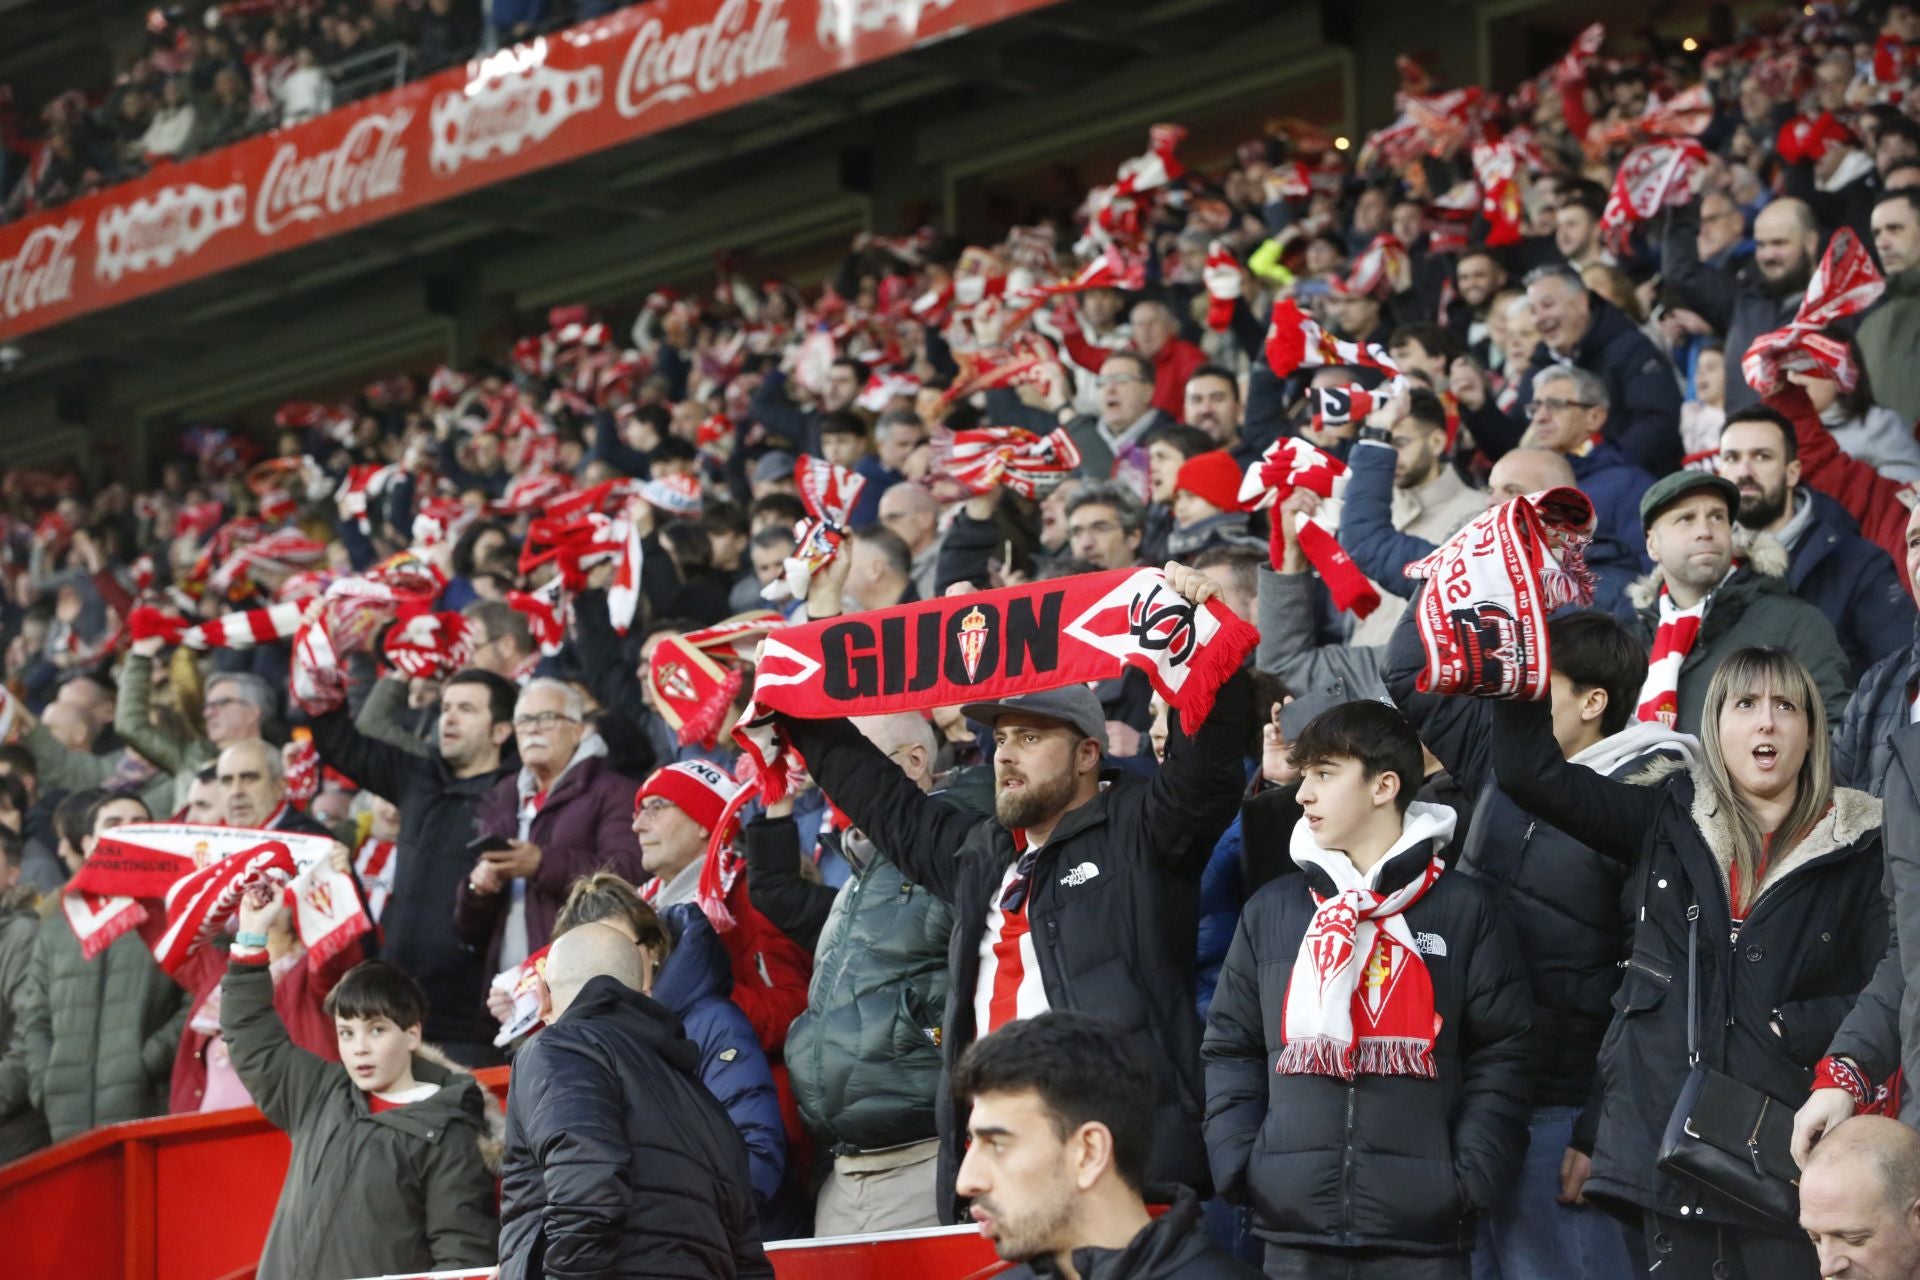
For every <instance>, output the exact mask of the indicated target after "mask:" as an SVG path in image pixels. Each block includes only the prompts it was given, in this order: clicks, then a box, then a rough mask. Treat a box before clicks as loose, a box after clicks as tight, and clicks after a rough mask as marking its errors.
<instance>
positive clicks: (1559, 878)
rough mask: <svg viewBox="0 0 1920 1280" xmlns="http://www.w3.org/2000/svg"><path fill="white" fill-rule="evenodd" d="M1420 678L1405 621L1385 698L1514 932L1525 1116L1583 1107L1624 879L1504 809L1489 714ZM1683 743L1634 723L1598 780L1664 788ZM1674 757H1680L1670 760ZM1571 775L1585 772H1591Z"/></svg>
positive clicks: (1609, 995) (1469, 866) (1689, 745)
mask: <svg viewBox="0 0 1920 1280" xmlns="http://www.w3.org/2000/svg"><path fill="white" fill-rule="evenodd" d="M1425 667H1426V657H1425V654H1424V653H1423V651H1422V649H1421V646H1420V637H1419V634H1418V629H1417V627H1416V626H1415V611H1414V610H1412V609H1409V610H1407V612H1406V613H1405V614H1404V615H1403V616H1402V617H1401V619H1400V624H1399V626H1397V627H1396V628H1395V629H1394V633H1393V639H1392V641H1391V642H1390V643H1389V644H1388V645H1387V666H1386V671H1385V673H1384V674H1385V676H1386V681H1387V688H1388V690H1389V691H1390V692H1391V693H1392V695H1393V700H1394V702H1395V703H1396V704H1397V705H1398V706H1399V707H1400V709H1401V710H1402V711H1404V712H1406V713H1407V716H1408V718H1409V719H1411V720H1412V721H1413V723H1414V726H1415V727H1416V728H1417V729H1419V731H1420V741H1421V742H1423V743H1425V744H1426V747H1427V749H1428V750H1429V751H1431V752H1433V754H1434V755H1436V756H1438V757H1439V759H1440V761H1441V763H1443V764H1444V765H1446V766H1447V772H1448V773H1450V774H1451V775H1452V776H1453V778H1454V780H1455V781H1456V782H1458V783H1459V784H1460V787H1461V789H1462V790H1464V791H1465V792H1466V793H1467V794H1469V795H1471V796H1473V797H1474V803H1473V810H1472V818H1471V820H1470V822H1469V823H1468V825H1467V836H1466V842H1465V846H1464V848H1463V850H1462V852H1461V857H1460V863H1459V867H1460V869H1461V870H1462V871H1466V872H1469V873H1470V874H1472V875H1474V876H1476V877H1478V878H1480V879H1481V880H1483V881H1485V882H1486V884H1487V885H1488V887H1489V888H1491V889H1492V890H1493V894H1494V897H1495V898H1497V899H1498V900H1499V902H1500V905H1501V908H1502V910H1504V911H1505V913H1506V917H1507V919H1508V921H1509V922H1510V923H1512V925H1513V928H1514V936H1515V938H1516V939H1517V940H1518V941H1519V943H1520V954H1521V956H1522V957H1524V959H1525V961H1526V968H1527V979H1528V983H1529V985H1530V986H1531V988H1532V990H1533V1104H1534V1105H1535V1106H1537V1107H1542V1106H1547V1107H1568V1106H1572V1107H1578V1106H1584V1105H1585V1104H1586V1102H1587V1099H1588V1096H1589V1094H1590V1092H1591V1090H1592V1087H1593V1074H1594V1064H1595V1060H1596V1059H1597V1058H1598V1057H1599V1055H1600V1042H1601V1040H1602V1039H1604V1038H1605V1037H1606V1034H1607V1026H1608V1024H1609V1023H1611V1022H1612V1021H1613V993H1614V989H1615V988H1616V987H1618V986H1619V985H1620V957H1621V956H1622V955H1623V954H1625V946H1626V941H1627V934H1628V932H1629V924H1630V922H1629V920H1628V916H1627V906H1626V902H1625V896H1624V893H1623V890H1624V889H1625V887H1626V883H1627V869H1626V867H1625V866H1624V865H1623V864H1621V863H1619V862H1617V861H1615V860H1614V859H1612V858H1606V857H1602V856H1601V855H1600V854H1598V853H1595V852H1594V851H1593V850H1592V849H1590V848H1588V847H1587V846H1586V845H1585V844H1582V843H1581V842H1580V841H1579V840H1577V839H1575V838H1574V837H1573V836H1570V835H1568V834H1567V833H1566V832H1564V831H1562V830H1561V829H1560V828H1558V827H1556V826H1554V825H1553V824H1552V823H1548V822H1541V821H1539V820H1538V819H1536V818H1535V817H1534V816H1533V815H1532V814H1530V813H1528V812H1527V811H1526V810H1524V809H1522V808H1521V807H1520V806H1519V805H1517V804H1515V803H1514V802H1513V800H1512V798H1510V797H1509V796H1508V795H1507V794H1506V793H1505V792H1504V791H1502V790H1501V789H1500V787H1499V785H1498V784H1497V783H1495V782H1494V780H1493V759H1492V749H1493V747H1492V742H1491V740H1490V728H1489V726H1490V724H1491V721H1492V717H1493V704H1492V703H1490V702H1487V701H1484V700H1482V699H1479V698H1442V697H1438V696H1435V695H1433V694H1423V693H1419V692H1417V691H1416V690H1415V688H1414V681H1415V679H1416V678H1417V677H1418V676H1419V674H1420V672H1421V671H1422V670H1424V669H1425ZM1693 746H1694V744H1693V742H1692V740H1691V739H1687V738H1682V736H1681V735H1679V734H1677V733H1674V732H1673V731H1672V730H1670V729H1667V728H1664V727H1662V726H1661V725H1659V724H1657V723H1654V722H1652V721H1642V720H1634V721H1630V722H1629V723H1628V726H1627V728H1626V729H1624V730H1623V731H1621V732H1620V733H1618V734H1616V735H1614V737H1612V738H1609V739H1605V740H1604V741H1603V742H1602V743H1600V744H1598V748H1597V750H1596V752H1595V759H1599V760H1602V761H1604V766H1605V767H1603V768H1602V770H1601V772H1602V773H1604V774H1605V775H1606V776H1608V777H1613V778H1619V779H1622V780H1623V781H1632V782H1650V781H1652V780H1654V778H1655V777H1662V776H1665V771H1664V770H1662V769H1661V768H1660V767H1659V765H1660V762H1661V761H1680V760H1691V758H1692V752H1693ZM1683 747H1684V752H1683V751H1682V748H1683ZM1581 763H1582V764H1586V765H1587V766H1588V767H1589V768H1591V767H1593V761H1592V760H1588V759H1583V760H1582V761H1581Z"/></svg>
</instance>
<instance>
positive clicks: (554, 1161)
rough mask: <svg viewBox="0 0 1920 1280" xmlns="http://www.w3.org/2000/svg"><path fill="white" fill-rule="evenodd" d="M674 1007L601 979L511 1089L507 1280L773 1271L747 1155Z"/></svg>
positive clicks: (656, 1278)
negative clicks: (702, 1074)
mask: <svg viewBox="0 0 1920 1280" xmlns="http://www.w3.org/2000/svg"><path fill="white" fill-rule="evenodd" d="M699 1072H700V1050H699V1048H698V1047H697V1046H696V1045H695V1044H694V1043H693V1042H692V1041H691V1040H688V1039H687V1038H686V1036H685V1035H684V1034H683V1033H682V1031H681V1029H680V1020H679V1019H678V1018H676V1017H674V1016H673V1014H671V1013H669V1012H668V1011H667V1009H666V1007H665V1006H664V1005H661V1004H660V1003H658V1002H657V1001H655V1000H653V999H651V998H650V997H648V996H643V995H641V994H640V993H639V992H637V991H634V990H631V989H630V988H627V987H624V986H621V985H620V984H619V983H618V982H616V981H615V980H614V979H612V978H607V977H600V978H595V979H593V980H592V981H591V982H589V983H587V985H586V986H585V987H583V988H581V991H580V994H579V995H578V996H577V997H575V999H574V1002H573V1005H572V1006H571V1007H570V1008H568V1010H567V1011H566V1013H565V1014H563V1015H562V1016H561V1018H560V1020H559V1021H558V1022H555V1023H554V1024H553V1025H552V1026H550V1027H548V1028H547V1029H546V1030H545V1031H542V1032H541V1033H540V1034H539V1035H537V1036H535V1037H533V1039H531V1040H529V1041H528V1042H527V1044H526V1046H525V1047H524V1048H522V1049H521V1050H520V1053H519V1056H518V1057H517V1058H516V1059H515V1060H514V1064H513V1079H512V1081H511V1082H510V1083H509V1084H508V1086H507V1152H506V1162H505V1167H504V1168H503V1169H502V1171H501V1178H500V1280H541V1278H542V1277H553V1278H554V1280H558V1278H559V1277H563V1276H568V1277H571V1276H580V1277H586V1276H593V1277H595V1278H596V1280H600V1278H603V1277H614V1276H631V1277H635V1278H636V1280H638V1278H639V1277H646V1280H679V1278H681V1277H685V1280H715V1278H719V1280H727V1278H730V1277H736V1276H763V1277H768V1278H769V1280H770V1278H771V1277H772V1275H773V1268H772V1266H771V1265H770V1264H769V1263H768V1262H767V1256H766V1253H765V1251H764V1250H762V1248H761V1246H760V1222H759V1218H758V1216H757V1214H756V1212H755V1210H754V1204H753V1188H752V1184H751V1182H750V1181H749V1179H748V1176H747V1149H746V1147H745V1146H743V1145H742V1144H741V1141H740V1135H739V1134H738V1133H736V1132H735V1131H734V1127H733V1123H732V1121H730V1120H729V1119H728V1118H727V1113H726V1109H725V1108H723V1107H722V1106H721V1105H720V1104H719V1103H718V1102H717V1101H715V1100H714V1097H713V1095H712V1094H710V1093H708V1092H707V1090H706V1089H705V1087H704V1086H702V1085H701V1083H700V1075H699Z"/></svg>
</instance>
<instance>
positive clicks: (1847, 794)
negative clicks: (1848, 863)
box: [1690, 768, 1880, 903]
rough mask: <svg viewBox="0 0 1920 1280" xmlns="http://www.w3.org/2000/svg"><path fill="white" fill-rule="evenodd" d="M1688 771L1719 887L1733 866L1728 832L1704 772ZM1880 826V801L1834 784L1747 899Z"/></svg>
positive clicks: (1694, 813)
mask: <svg viewBox="0 0 1920 1280" xmlns="http://www.w3.org/2000/svg"><path fill="white" fill-rule="evenodd" d="M1690 772H1691V773H1692V775H1693V808H1692V817H1693V825H1694V826H1695V827H1696V828H1697V829H1698V830H1699V832H1700V837H1701V839H1702V840H1704V841H1705V842H1706V846H1707V851H1708V852H1709V853H1711V854H1712V855H1713V863H1714V866H1715V867H1716V868H1717V869H1718V870H1719V872H1720V887H1721V888H1722V889H1725V888H1727V887H1728V884H1729V879H1728V874H1727V869H1728V868H1729V867H1731V866H1732V865H1733V832H1732V829H1731V827H1730V826H1729V825H1728V823H1727V820H1726V816H1725V815H1724V814H1723V813H1721V812H1720V807H1719V805H1718V804H1717V803H1716V801H1715V800H1714V795H1713V789H1712V787H1711V786H1710V785H1709V784H1708V782H1707V777H1706V774H1705V773H1704V772H1702V771H1701V770H1700V769H1697V768H1696V769H1693V770H1691V771H1690ZM1879 828H1880V801H1879V800H1878V799H1876V798H1875V797H1873V796H1870V795H1868V794H1867V793H1866V792H1864V791H1855V790H1853V789H1852V788H1851V787H1835V788H1834V789H1833V803H1832V804H1831V805H1829V806H1828V808H1827V812H1826V814H1825V815H1824V816H1823V817H1822V818H1821V819H1820V821H1818V822H1816V823H1814V825H1813V830H1812V831H1809V832H1808V833H1807V835H1806V838H1805V839H1803V840H1801V841H1800V843H1799V844H1797V845H1795V846H1794V847H1793V848H1792V850H1790V851H1789V852H1788V854H1787V856H1786V857H1784V858H1781V859H1779V860H1777V861H1775V862H1772V863H1770V864H1769V865H1768V866H1767V873H1766V875H1765V876H1764V877H1762V878H1761V881H1760V888H1759V890H1758V892H1756V893H1754V894H1753V895H1752V896H1751V897H1750V898H1749V899H1748V901H1749V902H1750V903H1751V902H1758V901H1759V900H1760V897H1761V895H1762V894H1764V893H1766V892H1767V891H1768V890H1769V889H1771V888H1773V887H1774V886H1775V885H1777V884H1779V883H1780V882H1782V881H1783V880H1785V879H1786V878H1787V877H1788V876H1791V875H1793V874H1794V873H1796V872H1799V871H1804V870H1805V869H1806V868H1807V867H1809V866H1812V865H1813V864H1814V863H1816V862H1818V861H1820V860H1822V859H1824V858H1827V857H1829V856H1832V855H1834V854H1837V853H1841V852H1844V851H1845V850H1848V849H1850V848H1852V847H1853V846H1854V845H1856V844H1857V843H1859V841H1860V840H1861V838H1862V837H1864V836H1867V835H1869V834H1871V833H1873V832H1875V831H1877V830H1879Z"/></svg>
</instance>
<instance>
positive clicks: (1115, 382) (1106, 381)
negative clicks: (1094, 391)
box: [1093, 373, 1146, 387]
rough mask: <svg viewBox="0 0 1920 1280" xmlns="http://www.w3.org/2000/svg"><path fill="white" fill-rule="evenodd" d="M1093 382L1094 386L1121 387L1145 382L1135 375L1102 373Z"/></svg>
mask: <svg viewBox="0 0 1920 1280" xmlns="http://www.w3.org/2000/svg"><path fill="white" fill-rule="evenodd" d="M1093 381H1094V385H1095V386H1100V387H1123V386H1125V385H1126V384H1127V383H1129V382H1145V381H1146V379H1145V378H1143V377H1141V376H1140V375H1139V374H1137V373H1103V374H1101V375H1100V376H1099V377H1097V378H1095V379H1094V380H1093Z"/></svg>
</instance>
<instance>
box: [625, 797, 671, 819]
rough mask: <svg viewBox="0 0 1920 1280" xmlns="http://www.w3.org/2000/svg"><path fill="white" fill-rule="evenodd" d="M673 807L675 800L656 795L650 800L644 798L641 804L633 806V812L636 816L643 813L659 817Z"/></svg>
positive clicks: (651, 816) (650, 816)
mask: <svg viewBox="0 0 1920 1280" xmlns="http://www.w3.org/2000/svg"><path fill="white" fill-rule="evenodd" d="M671 808H673V801H671V800H668V799H666V798H664V797H662V796H654V797H653V798H651V799H649V800H642V801H641V802H640V803H639V804H637V805H635V806H633V814H634V816H635V817H636V818H637V817H639V816H640V815H641V814H645V815H646V816H647V817H649V818H657V817H659V816H660V815H661V814H663V813H665V812H666V811H667V810H668V809H671Z"/></svg>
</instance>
